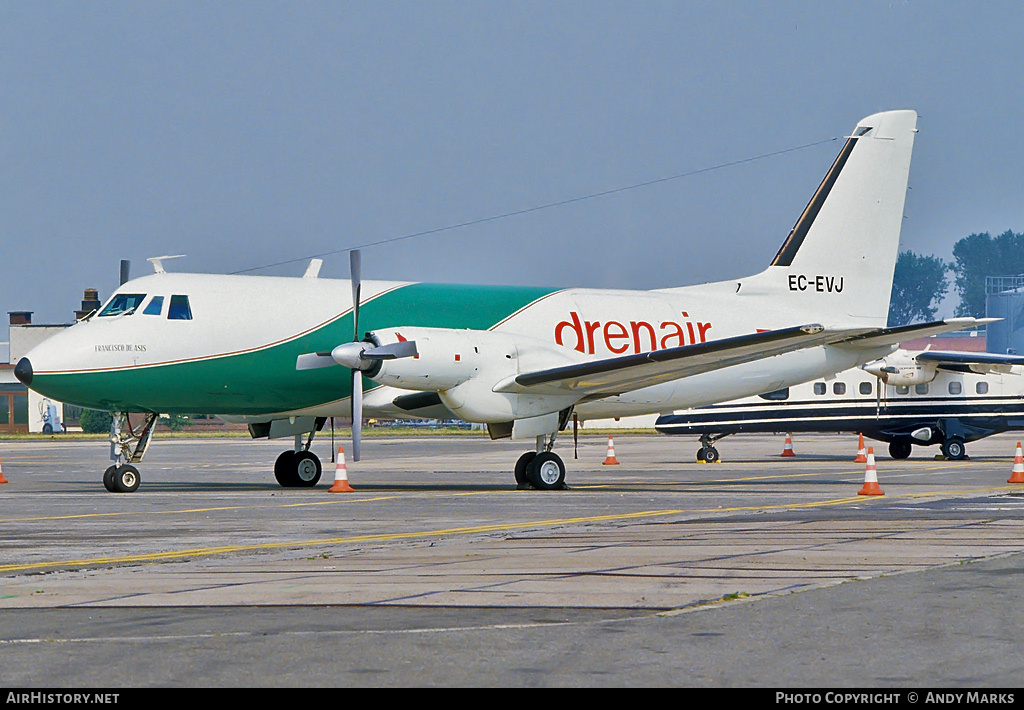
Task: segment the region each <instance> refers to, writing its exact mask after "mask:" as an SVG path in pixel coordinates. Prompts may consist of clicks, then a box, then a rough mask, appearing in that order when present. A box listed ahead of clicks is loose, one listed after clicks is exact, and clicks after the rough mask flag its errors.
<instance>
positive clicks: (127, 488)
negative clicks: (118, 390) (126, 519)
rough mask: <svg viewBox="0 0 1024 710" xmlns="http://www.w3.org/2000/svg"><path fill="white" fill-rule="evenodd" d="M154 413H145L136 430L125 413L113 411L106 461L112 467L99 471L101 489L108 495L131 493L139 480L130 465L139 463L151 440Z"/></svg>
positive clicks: (138, 476) (135, 471)
mask: <svg viewBox="0 0 1024 710" xmlns="http://www.w3.org/2000/svg"><path fill="white" fill-rule="evenodd" d="M157 416H158V415H156V414H147V415H146V418H145V420H144V421H143V422H142V425H141V426H140V427H139V428H138V430H136V429H135V428H134V427H132V423H131V420H130V419H129V418H128V414H127V413H126V412H113V413H112V414H111V418H110V460H111V461H113V462H114V464H113V465H112V466H110V467H109V468H107V470H106V471H104V472H103V487H104V488H106V489H107V490H108V491H110V492H111V493H134V492H135V491H136V490H137V489H138V487H139V484H140V483H141V482H142V477H141V476H140V475H139V469H137V468H135V466H133V465H132V464H136V463H139V462H140V461H142V457H143V456H145V455H146V450H147V449H149V443H150V442H151V441H152V439H153V428H154V427H155V426H156V419H157Z"/></svg>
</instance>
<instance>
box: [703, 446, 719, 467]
mask: <svg viewBox="0 0 1024 710" xmlns="http://www.w3.org/2000/svg"><path fill="white" fill-rule="evenodd" d="M716 461H718V449H716V448H715V447H714V446H709V447H707V448H706V449H704V463H715V462H716Z"/></svg>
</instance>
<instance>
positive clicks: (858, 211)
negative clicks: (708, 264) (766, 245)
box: [741, 111, 917, 327]
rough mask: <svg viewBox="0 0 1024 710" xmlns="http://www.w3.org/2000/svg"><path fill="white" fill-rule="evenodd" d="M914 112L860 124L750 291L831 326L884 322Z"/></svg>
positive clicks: (748, 284) (748, 282) (747, 282)
mask: <svg viewBox="0 0 1024 710" xmlns="http://www.w3.org/2000/svg"><path fill="white" fill-rule="evenodd" d="M916 132H917V113H915V112H914V111H887V112H885V113H877V114H874V115H873V116H868V117H867V118H865V119H863V120H861V121H860V122H858V124H857V127H856V128H855V129H854V131H853V134H852V135H850V136H849V137H848V138H847V139H846V142H845V143H844V145H843V147H842V150H840V152H839V155H838V157H837V158H836V160H835V162H834V163H833V164H832V167H831V168H830V169H829V171H828V174H827V175H826V176H825V179H824V180H823V181H822V183H821V185H820V186H819V187H818V189H817V191H815V193H814V196H813V197H812V198H811V201H810V202H809V203H808V204H807V207H806V208H805V209H804V211H803V213H802V214H801V215H800V219H799V220H797V223H796V225H795V226H794V227H793V230H792V231H791V232H790V234H789V237H788V238H787V239H786V241H785V243H783V245H782V247H781V248H780V249H779V252H778V254H776V255H775V259H774V260H773V261H772V264H771V266H770V267H768V269H767V270H766V271H764V272H762V273H761V274H758V275H757V276H755V277H753V278H751V279H744V280H742V281H741V283H742V287H743V288H742V290H743V291H745V292H746V293H748V294H765V293H771V294H772V295H773V297H775V296H777V295H779V294H780V292H781V294H782V298H781V302H780V303H779V305H780V306H782V307H783V309H784V310H786V311H789V312H790V313H791V314H793V313H796V314H804V313H806V314H807V315H808V316H809V317H813V318H815V319H817V320H818V322H821V323H823V324H825V325H831V326H868V327H881V326H885V324H886V319H887V317H888V313H889V295H890V293H891V291H892V277H893V271H894V270H895V268H896V256H897V253H898V251H899V240H900V228H901V226H902V223H903V205H904V201H905V199H906V193H907V181H908V178H909V175H910V154H911V151H912V149H913V146H914V134H915V133H916Z"/></svg>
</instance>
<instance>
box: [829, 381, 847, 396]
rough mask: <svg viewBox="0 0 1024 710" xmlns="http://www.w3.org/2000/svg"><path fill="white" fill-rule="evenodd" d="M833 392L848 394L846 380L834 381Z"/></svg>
mask: <svg viewBox="0 0 1024 710" xmlns="http://www.w3.org/2000/svg"><path fill="white" fill-rule="evenodd" d="M832 394H846V383H845V382H833V383H832Z"/></svg>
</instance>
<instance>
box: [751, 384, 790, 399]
mask: <svg viewBox="0 0 1024 710" xmlns="http://www.w3.org/2000/svg"><path fill="white" fill-rule="evenodd" d="M758 397H760V398H761V399H771V400H780V399H789V387H786V388H785V389H781V390H775V391H774V392H765V393H764V394H759V395H758Z"/></svg>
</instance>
